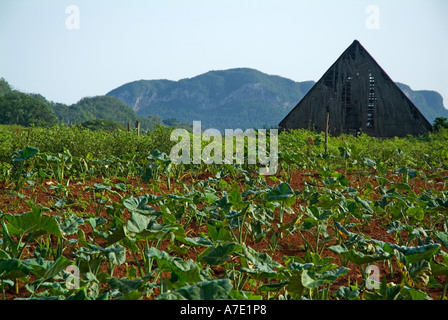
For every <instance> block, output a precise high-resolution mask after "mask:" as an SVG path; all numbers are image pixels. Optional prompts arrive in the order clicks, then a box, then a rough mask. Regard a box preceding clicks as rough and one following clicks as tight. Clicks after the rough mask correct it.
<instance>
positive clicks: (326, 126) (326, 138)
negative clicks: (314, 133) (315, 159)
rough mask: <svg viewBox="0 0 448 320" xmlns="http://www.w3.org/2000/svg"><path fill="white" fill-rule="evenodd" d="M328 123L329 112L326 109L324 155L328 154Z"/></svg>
mask: <svg viewBox="0 0 448 320" xmlns="http://www.w3.org/2000/svg"><path fill="white" fill-rule="evenodd" d="M329 123H330V111H329V110H328V109H327V119H326V122H325V153H328V127H329Z"/></svg>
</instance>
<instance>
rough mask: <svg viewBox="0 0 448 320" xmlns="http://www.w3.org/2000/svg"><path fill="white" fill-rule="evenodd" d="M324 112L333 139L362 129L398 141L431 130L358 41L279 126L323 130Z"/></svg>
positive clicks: (427, 123)
mask: <svg viewBox="0 0 448 320" xmlns="http://www.w3.org/2000/svg"><path fill="white" fill-rule="evenodd" d="M327 111H329V113H330V118H329V119H330V120H329V124H330V128H329V132H330V133H331V134H332V135H339V134H342V133H348V134H351V133H355V132H356V130H358V129H361V130H362V131H363V132H364V133H366V134H368V135H371V136H376V137H393V136H398V137H402V136H406V135H408V134H412V135H419V134H422V133H425V132H427V131H429V130H431V124H430V123H429V122H428V121H427V120H426V118H425V117H424V116H423V115H422V114H421V113H420V111H419V110H418V109H417V108H416V107H415V106H414V105H413V103H412V102H411V101H410V100H409V99H408V98H407V97H406V95H405V94H404V93H403V92H402V91H401V90H400V89H399V88H398V87H397V85H396V84H395V83H394V82H393V81H392V80H391V79H390V78H389V76H388V75H387V74H386V73H385V72H384V70H383V69H382V68H381V67H380V66H379V65H378V63H377V62H376V61H375V60H374V59H373V58H372V56H371V55H370V54H369V53H368V52H367V51H366V50H365V49H364V48H363V47H362V46H361V44H360V43H359V42H358V41H354V42H353V43H352V45H351V46H350V47H349V48H347V50H346V51H345V52H344V53H343V54H342V55H341V56H340V57H339V59H338V60H337V61H336V62H335V63H334V64H333V65H332V66H331V67H330V68H329V69H328V71H327V72H326V73H325V74H324V75H323V76H322V78H321V79H320V80H319V81H318V82H317V83H316V84H315V85H314V87H313V88H312V89H311V90H310V91H309V92H308V94H307V95H306V96H305V97H304V98H303V99H302V100H301V101H300V102H299V104H298V105H297V106H296V107H295V108H294V109H293V110H292V111H291V112H290V113H289V114H288V115H287V116H286V117H285V119H283V121H282V122H281V123H280V127H282V128H284V129H298V128H303V129H311V130H313V129H314V130H317V131H324V130H325V123H326V112H327Z"/></svg>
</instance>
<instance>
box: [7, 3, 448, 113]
mask: <svg viewBox="0 0 448 320" xmlns="http://www.w3.org/2000/svg"><path fill="white" fill-rule="evenodd" d="M69 5H76V6H77V7H78V8H79V29H74V30H69V29H67V27H66V20H67V18H70V14H67V13H66V8H67V7H68V6H69ZM370 5H373V6H375V8H376V9H377V11H376V12H377V13H379V15H378V18H379V19H377V20H369V21H371V22H374V23H378V24H377V25H378V26H379V29H369V28H367V26H366V21H367V20H368V19H369V17H371V15H372V14H373V12H369V13H368V12H366V9H367V8H368V6H370ZM447 34H448V1H447V0H377V1H375V0H368V1H364V0H314V1H301V0H258V1H255V0H252V1H251V0H225V1H224V0H219V1H218V0H188V1H186V0H128V1H125V0H69V1H67V0H0V77H3V78H5V79H6V80H7V81H8V82H9V83H10V84H11V85H12V86H13V87H14V88H15V89H18V90H21V91H24V92H30V93H40V94H42V95H43V96H45V97H46V98H47V99H49V100H52V101H55V102H63V103H67V104H71V103H75V102H77V101H78V100H80V99H81V98H83V97H85V96H95V95H103V94H106V93H107V92H109V91H110V90H112V89H114V88H116V87H118V86H120V85H122V84H125V83H127V82H130V81H134V80H140V79H148V80H149V79H170V80H179V79H182V78H190V77H194V76H196V75H199V74H201V73H204V72H207V71H210V70H222V69H229V68H235V67H249V68H255V69H258V70H260V71H262V72H265V73H268V74H275V75H280V76H283V77H287V78H290V79H292V80H295V81H305V80H315V81H317V80H318V79H319V78H320V77H321V76H322V74H323V73H324V72H325V71H326V70H327V69H328V68H329V67H330V65H331V64H332V63H333V62H334V61H335V60H336V59H337V58H338V57H339V55H340V54H341V53H342V52H343V51H344V50H345V49H346V48H347V47H348V46H349V45H350V44H351V43H352V42H353V40H354V39H357V40H359V41H360V42H361V44H362V45H363V46H364V47H365V48H366V49H367V50H368V51H369V52H370V53H371V54H372V56H373V57H374V58H375V59H376V61H377V62H378V63H379V64H380V65H381V66H382V67H383V69H384V70H385V71H386V72H387V73H388V74H389V76H390V77H391V78H392V79H393V80H394V81H398V82H402V83H405V84H408V85H410V86H411V88H413V89H414V90H436V91H438V92H440V93H441V94H442V95H443V97H444V104H445V106H446V107H448V102H447V101H448V41H447V39H448V36H447Z"/></svg>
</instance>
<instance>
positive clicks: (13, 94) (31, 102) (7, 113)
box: [0, 79, 162, 130]
mask: <svg viewBox="0 0 448 320" xmlns="http://www.w3.org/2000/svg"><path fill="white" fill-rule="evenodd" d="M99 119H101V120H102V121H94V120H99ZM136 121H139V122H140V124H141V128H142V129H145V130H151V129H153V128H154V125H155V124H156V123H157V124H162V120H161V119H160V118H159V117H157V116H151V117H143V116H140V115H137V114H136V113H135V112H134V110H132V109H131V108H130V107H129V106H128V105H126V104H124V103H123V102H121V101H120V100H119V99H118V98H115V97H107V96H95V97H85V98H83V99H81V100H80V101H78V102H77V103H75V104H72V105H66V104H63V103H55V102H53V101H48V100H47V99H46V98H45V97H43V96H42V95H40V94H29V93H24V92H20V91H18V90H14V89H13V88H11V86H10V85H9V84H8V82H7V81H6V80H5V79H0V124H17V125H22V126H32V125H34V126H51V125H54V124H57V123H64V124H67V125H82V126H85V127H88V128H91V129H94V126H95V125H96V126H97V127H99V126H101V127H102V128H109V129H111V130H115V129H118V128H121V129H126V126H127V123H129V124H130V125H131V126H132V128H133V127H134V126H135V123H136Z"/></svg>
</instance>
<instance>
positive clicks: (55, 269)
mask: <svg viewBox="0 0 448 320" xmlns="http://www.w3.org/2000/svg"><path fill="white" fill-rule="evenodd" d="M72 264H73V262H72V261H70V260H69V259H67V258H66V257H64V256H60V257H59V258H57V259H56V261H55V262H54V263H53V264H52V265H51V267H50V269H48V270H47V271H46V272H45V274H44V276H43V278H42V281H46V280H48V279H51V278H53V277H54V276H56V275H58V274H59V273H60V272H61V271H62V270H64V269H65V268H67V267H68V266H69V265H72Z"/></svg>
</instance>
